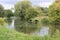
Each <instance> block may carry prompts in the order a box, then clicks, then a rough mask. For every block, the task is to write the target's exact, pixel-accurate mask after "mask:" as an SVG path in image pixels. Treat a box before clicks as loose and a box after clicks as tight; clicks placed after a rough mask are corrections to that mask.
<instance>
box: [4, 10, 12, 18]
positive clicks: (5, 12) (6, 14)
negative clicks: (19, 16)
mask: <svg viewBox="0 0 60 40" xmlns="http://www.w3.org/2000/svg"><path fill="white" fill-rule="evenodd" d="M4 15H5V17H12V16H13V12H12V11H11V10H9V9H8V10H5V11H4Z"/></svg>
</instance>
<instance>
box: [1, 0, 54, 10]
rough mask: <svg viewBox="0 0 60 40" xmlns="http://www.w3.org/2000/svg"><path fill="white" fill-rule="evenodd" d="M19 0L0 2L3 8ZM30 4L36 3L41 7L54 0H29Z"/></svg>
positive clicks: (11, 5)
mask: <svg viewBox="0 0 60 40" xmlns="http://www.w3.org/2000/svg"><path fill="white" fill-rule="evenodd" d="M18 1H21V0H0V4H2V5H3V6H4V8H5V9H10V8H13V7H14V4H15V3H16V2H18ZM30 1H31V2H32V5H37V6H41V7H49V5H51V4H52V3H53V2H54V1H55V0H30Z"/></svg>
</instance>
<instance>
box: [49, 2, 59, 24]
mask: <svg viewBox="0 0 60 40" xmlns="http://www.w3.org/2000/svg"><path fill="white" fill-rule="evenodd" d="M59 4H60V2H55V3H53V4H52V5H51V6H50V7H49V14H48V16H49V19H50V22H52V23H56V24H57V22H58V24H59V23H60V21H59V20H60V5H59Z"/></svg>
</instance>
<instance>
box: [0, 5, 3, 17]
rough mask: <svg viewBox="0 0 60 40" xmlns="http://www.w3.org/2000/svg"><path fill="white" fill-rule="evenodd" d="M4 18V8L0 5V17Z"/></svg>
mask: <svg viewBox="0 0 60 40" xmlns="http://www.w3.org/2000/svg"><path fill="white" fill-rule="evenodd" d="M3 16H4V7H3V6H2V5H1V4H0V17H3Z"/></svg>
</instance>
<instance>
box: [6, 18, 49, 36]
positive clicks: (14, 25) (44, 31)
mask: <svg viewBox="0 0 60 40" xmlns="http://www.w3.org/2000/svg"><path fill="white" fill-rule="evenodd" d="M7 22H8V25H7V28H9V29H12V30H17V31H19V32H20V31H23V30H24V31H25V32H28V33H29V32H30V31H31V32H32V33H31V34H35V35H41V36H44V35H48V31H49V27H45V26H43V27H41V29H40V28H39V30H36V31H35V29H36V28H34V27H35V26H37V25H36V24H32V23H31V24H29V23H27V22H23V21H21V20H19V19H14V18H10V19H9V20H8V19H7ZM26 23H27V24H28V25H26ZM23 26H26V27H27V26H29V27H28V29H27V28H23ZM32 26H33V27H32Z"/></svg>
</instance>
